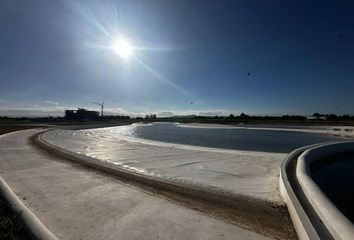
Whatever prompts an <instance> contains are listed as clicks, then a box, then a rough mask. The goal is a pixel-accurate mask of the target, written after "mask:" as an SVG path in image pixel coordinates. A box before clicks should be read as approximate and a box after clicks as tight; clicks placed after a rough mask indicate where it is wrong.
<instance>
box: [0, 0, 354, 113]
mask: <svg viewBox="0 0 354 240" xmlns="http://www.w3.org/2000/svg"><path fill="white" fill-rule="evenodd" d="M353 12H354V2H353V1H286V0H279V1H265V0H264V1H262V0H259V1H252V0H245V1H238V0H232V1H208V0H203V1H202V0H200V1H197V0H185V1H183V0H181V1H179V0H178V1H177V0H176V1H169V0H160V1H158V0H141V1H125V0H124V1H123V0H122V1H113V0H112V1H98V0H95V1H88V0H85V1H75V0H67V1H65V0H51V1H47V0H1V1H0V84H1V85H0V86H1V87H0V115H2V116H5V115H7V116H48V115H51V116H61V115H63V113H64V109H76V108H78V107H84V108H87V109H94V110H99V106H95V105H93V104H91V103H90V102H91V101H95V102H104V103H105V109H106V112H107V114H119V115H120V114H126V115H131V116H137V115H142V116H144V115H145V114H147V113H155V114H157V115H159V116H169V115H189V114H197V115H228V114H231V113H232V114H240V113H241V112H245V113H247V114H253V115H282V114H298V115H309V114H312V113H314V112H321V113H336V114H346V113H348V114H354V107H353V106H354V95H353V90H354V14H353ZM119 39H125V40H126V41H128V42H130V44H131V45H132V46H133V51H132V53H131V56H129V58H122V57H120V56H119V55H118V54H117V53H116V52H115V51H114V49H112V46H113V45H114V43H115V42H117V41H118V40H119Z"/></svg>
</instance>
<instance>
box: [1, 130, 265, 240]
mask: <svg viewBox="0 0 354 240" xmlns="http://www.w3.org/2000/svg"><path fill="white" fill-rule="evenodd" d="M37 132H39V130H24V131H19V132H15V133H10V134H7V135H4V136H0V175H1V177H2V178H3V179H4V180H5V181H6V182H7V184H8V185H9V186H10V187H11V188H12V190H13V191H14V192H15V193H16V194H17V196H19V197H20V198H21V199H22V200H23V202H24V204H25V205H26V206H27V207H28V208H29V209H30V210H31V211H33V213H34V214H36V215H37V216H38V218H39V219H40V220H41V221H42V222H43V223H44V224H45V225H46V226H47V227H48V229H49V230H50V231H52V232H53V233H54V234H55V235H56V236H57V237H59V238H60V239H268V238H266V237H264V236H262V235H259V234H256V233H253V232H250V231H247V230H244V229H242V228H239V227H237V226H235V225H232V224H229V223H226V222H223V221H221V220H218V219H214V218H211V217H209V216H206V215H204V214H201V213H200V212H198V211H195V210H192V209H188V208H186V207H183V206H180V205H177V204H175V203H172V202H170V201H168V200H166V199H163V198H159V197H158V196H154V195H152V194H150V193H148V192H145V191H143V190H141V189H138V188H135V187H133V186H130V185H127V184H125V183H122V182H119V181H117V180H115V179H112V178H110V177H107V176H104V175H102V174H100V173H95V172H93V171H89V170H87V169H85V168H83V167H81V166H79V165H76V164H71V163H70V162H62V161H56V160H53V159H51V158H49V157H47V155H43V154H41V153H40V152H38V151H37V150H36V149H35V148H33V147H32V146H31V145H29V143H28V138H29V136H31V135H32V134H34V133H37Z"/></svg>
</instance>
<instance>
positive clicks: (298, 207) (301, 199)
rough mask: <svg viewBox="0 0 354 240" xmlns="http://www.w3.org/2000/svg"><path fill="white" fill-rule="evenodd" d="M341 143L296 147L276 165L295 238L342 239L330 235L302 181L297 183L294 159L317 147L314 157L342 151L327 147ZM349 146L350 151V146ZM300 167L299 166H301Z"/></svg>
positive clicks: (296, 160)
mask: <svg viewBox="0 0 354 240" xmlns="http://www.w3.org/2000/svg"><path fill="white" fill-rule="evenodd" d="M341 144H347V143H338V142H336V143H322V144H314V145H310V146H305V147H302V148H299V149H296V150H294V151H293V152H291V153H290V154H289V155H288V156H287V157H286V159H285V160H284V161H283V163H282V165H281V167H280V178H279V188H280V194H281V196H282V198H283V200H284V201H285V203H286V205H287V208H288V210H289V213H290V217H291V220H292V221H293V224H294V227H295V230H296V233H297V235H298V238H299V239H311V240H312V239H343V238H339V237H338V236H336V235H333V231H330V228H331V227H328V225H325V224H324V223H323V221H322V219H323V215H321V213H320V212H319V211H318V207H316V206H315V204H316V203H314V201H313V200H311V199H309V198H308V197H309V193H308V191H306V189H304V188H303V183H302V184H301V181H302V180H301V178H302V177H300V180H299V176H298V174H297V173H298V172H297V169H298V167H299V164H298V162H301V161H303V160H302V158H303V156H304V155H306V154H308V153H309V152H311V151H313V150H316V149H319V150H317V151H321V154H319V153H317V154H315V156H318V157H324V156H327V155H328V154H330V153H332V154H333V153H334V152H333V150H330V149H331V148H333V149H337V150H340V151H343V150H344V148H338V147H337V148H336V147H331V146H338V145H341ZM351 144H353V143H351ZM347 149H348V148H347ZM351 149H352V150H353V148H351ZM317 159H318V158H317ZM301 164H303V163H300V166H301ZM306 167H308V165H306ZM301 168H303V165H302V167H301ZM300 175H301V174H300ZM311 181H312V180H311ZM316 186H317V185H316ZM318 190H319V189H318ZM319 191H320V190H319ZM321 193H322V191H321ZM332 220H333V219H332ZM335 221H336V220H335ZM331 224H333V222H331ZM346 226H348V225H346ZM351 236H353V235H351Z"/></svg>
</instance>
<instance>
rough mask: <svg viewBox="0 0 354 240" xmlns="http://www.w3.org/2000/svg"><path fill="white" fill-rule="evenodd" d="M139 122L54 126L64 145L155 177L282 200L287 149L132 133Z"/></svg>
mask: <svg viewBox="0 0 354 240" xmlns="http://www.w3.org/2000/svg"><path fill="white" fill-rule="evenodd" d="M132 127H134V125H128V126H119V127H109V128H96V129H88V130H53V131H49V132H46V133H44V134H42V139H43V140H44V141H47V142H49V143H50V144H53V145H55V146H57V147H59V148H63V149H66V150H69V151H72V152H75V153H78V154H82V155H85V156H89V157H93V158H96V159H99V160H102V161H106V162H109V163H112V164H114V165H119V166H121V167H123V168H126V169H129V170H132V171H136V172H139V173H143V174H147V175H150V176H154V177H160V178H164V179H169V180H172V181H176V182H179V183H184V184H190V185H193V186H197V187H203V188H212V189H217V190H221V191H226V192H230V193H233V194H241V195H245V196H251V197H256V198H260V199H263V200H268V201H273V202H280V201H281V200H280V197H279V195H278V189H277V188H278V172H279V171H278V170H279V167H280V164H281V162H282V160H283V159H284V158H285V156H286V154H281V153H267V152H252V151H237V150H227V149H215V148H205V147H197V146H188V145H180V144H172V143H163V142H157V141H150V140H145V139H139V138H134V137H128V135H129V134H125V133H124V132H126V131H131V129H132Z"/></svg>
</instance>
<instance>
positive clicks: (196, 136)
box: [111, 123, 347, 153]
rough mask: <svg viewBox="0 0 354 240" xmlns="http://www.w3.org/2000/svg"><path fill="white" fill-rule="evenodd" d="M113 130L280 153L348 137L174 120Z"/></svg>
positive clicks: (168, 141) (139, 135)
mask: <svg viewBox="0 0 354 240" xmlns="http://www.w3.org/2000/svg"><path fill="white" fill-rule="evenodd" d="M111 133H113V134H120V135H124V136H129V137H135V138H142V139H148V140H154V141H160V142H167V143H176V144H187V145H194V146H203V147H212V148H225V149H237V150H247V151H263V152H278V153H288V152H291V151H292V150H294V149H296V148H299V147H302V146H306V145H310V144H315V143H323V142H334V141H345V140H347V139H346V138H341V137H335V136H330V135H324V134H318V133H309V132H297V131H290V130H289V131H286V130H281V131H279V130H256V129H242V128H232V127H220V128H214V127H213V128H204V127H203V128H200V127H181V125H179V124H173V123H154V124H147V125H146V124H137V125H130V126H124V127H116V128H114V130H113V132H111Z"/></svg>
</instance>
